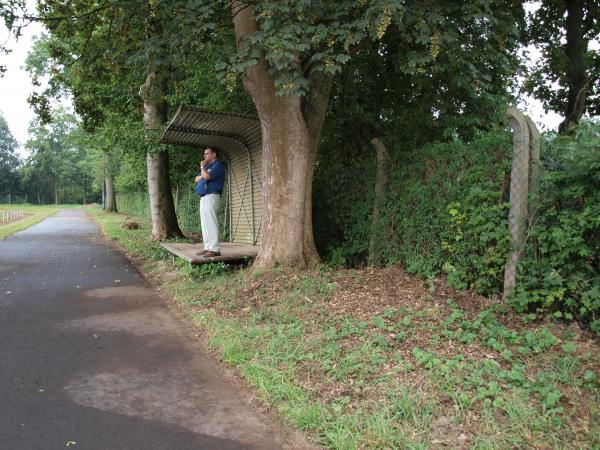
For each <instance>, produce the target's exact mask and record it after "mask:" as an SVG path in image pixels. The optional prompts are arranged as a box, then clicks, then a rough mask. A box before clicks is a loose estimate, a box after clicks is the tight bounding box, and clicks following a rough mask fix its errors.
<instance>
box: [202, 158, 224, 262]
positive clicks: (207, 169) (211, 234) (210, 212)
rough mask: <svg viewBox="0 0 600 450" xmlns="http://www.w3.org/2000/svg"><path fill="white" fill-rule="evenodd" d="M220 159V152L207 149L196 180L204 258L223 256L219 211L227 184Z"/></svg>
mask: <svg viewBox="0 0 600 450" xmlns="http://www.w3.org/2000/svg"><path fill="white" fill-rule="evenodd" d="M218 158H219V155H218V150H217V149H216V148H215V147H207V148H206V149H205V150H204V160H202V161H200V173H199V174H198V175H196V178H195V181H196V193H197V194H198V195H199V196H200V225H201V226H202V241H203V242H204V250H202V251H201V252H198V255H200V256H202V257H204V258H212V257H215V256H221V252H220V249H219V222H218V220H217V211H218V209H219V200H220V199H221V192H223V184H224V183H225V167H224V166H223V163H221V161H219V159H218Z"/></svg>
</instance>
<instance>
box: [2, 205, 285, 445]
mask: <svg viewBox="0 0 600 450" xmlns="http://www.w3.org/2000/svg"><path fill="white" fill-rule="evenodd" d="M183 327H184V326H183V324H182V323H180V322H179V321H178V320H177V318H176V317H175V316H174V315H173V313H172V312H171V311H170V310H169V309H168V308H167V307H166V306H165V304H164V302H163V301H162V300H161V299H160V297H158V296H157V294H156V291H155V289H154V288H152V287H151V286H150V285H149V284H148V283H147V282H146V281H145V280H144V279H143V278H142V277H141V276H140V275H139V274H138V273H137V271H136V270H135V268H134V267H133V266H132V265H131V263H130V262H129V261H128V260H127V259H126V258H125V257H124V256H123V255H122V254H121V253H119V252H118V251H116V250H115V249H114V248H112V247H110V246H109V245H107V244H106V242H104V241H103V240H102V238H101V236H100V235H99V233H98V229H97V228H96V226H95V225H94V224H93V223H92V222H91V221H90V220H89V219H88V218H87V217H86V215H85V213H84V212H83V211H81V210H64V211H61V212H60V213H58V214H57V215H56V216H53V217H51V218H49V219H46V220H45V221H44V222H41V223H40V224H38V225H36V226H34V227H32V228H30V229H28V230H25V231H23V232H21V233H18V234H16V235H13V236H11V237H9V238H8V239H6V240H4V241H0V449H3V450H7V449H18V450H21V449H23V450H33V449H40V450H41V449H43V450H51V449H65V448H71V449H75V450H76V449H107V450H119V449H143V450H148V449H173V450H180V449H181V450H183V449H246V448H248V449H250V448H252V449H261V450H263V449H264V450H266V449H275V448H281V445H280V444H278V443H277V442H278V441H279V442H281V440H280V439H279V438H276V436H278V434H276V428H275V427H273V426H272V425H270V424H269V421H268V419H266V418H265V417H263V416H261V415H260V414H259V413H257V412H256V411H254V410H253V409H252V408H251V407H249V406H248V403H247V402H246V401H245V397H244V395H242V394H241V393H240V392H239V391H236V390H235V388H234V387H233V386H231V385H229V384H227V382H226V381H224V380H223V377H222V376H220V373H219V370H218V368H217V367H215V365H214V364H213V363H212V362H211V361H210V360H209V359H208V358H207V357H206V356H204V355H203V354H202V352H201V350H200V349H199V348H198V345H197V344H195V343H194V341H193V340H192V339H189V337H188V336H186V334H185V332H184V331H182V329H183Z"/></svg>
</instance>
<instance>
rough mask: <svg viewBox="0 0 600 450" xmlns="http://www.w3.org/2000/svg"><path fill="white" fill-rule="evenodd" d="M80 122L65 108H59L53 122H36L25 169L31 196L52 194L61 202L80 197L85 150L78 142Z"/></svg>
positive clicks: (27, 146)
mask: <svg viewBox="0 0 600 450" xmlns="http://www.w3.org/2000/svg"><path fill="white" fill-rule="evenodd" d="M78 125H79V124H78V122H77V120H76V118H75V117H74V116H73V115H72V114H69V113H67V112H66V111H64V110H62V109H58V110H57V111H56V114H55V115H54V118H53V121H52V123H50V124H43V123H41V122H40V121H39V120H34V121H33V122H32V124H31V125H30V127H29V135H30V138H29V140H28V141H27V143H26V144H25V147H26V148H27V149H28V150H29V151H30V155H29V157H28V158H27V160H26V161H25V166H26V169H25V171H24V182H25V183H26V187H27V190H28V192H29V193H30V194H31V195H30V197H32V198H35V197H36V196H37V197H38V199H39V201H42V202H43V201H45V200H49V199H51V198H52V199H53V201H54V203H55V204H57V205H58V204H60V203H63V202H64V201H65V200H66V201H68V202H73V201H75V198H76V197H79V195H78V192H79V191H80V188H81V186H80V184H79V183H80V180H81V179H82V174H81V170H82V166H81V164H79V163H80V161H81V159H82V157H83V153H82V152H81V151H80V148H79V146H78V145H79V142H80V140H81V138H80V136H79V128H78ZM42 199H44V200H42Z"/></svg>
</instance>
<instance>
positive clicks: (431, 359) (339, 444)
mask: <svg viewBox="0 0 600 450" xmlns="http://www.w3.org/2000/svg"><path fill="white" fill-rule="evenodd" d="M92 214H93V215H94V217H95V218H96V220H98V222H99V223H100V224H101V225H102V227H103V229H104V232H105V233H106V234H107V236H109V237H110V238H112V239H114V240H116V241H117V242H118V243H120V244H121V245H122V246H123V247H124V248H125V249H126V250H127V252H128V253H130V254H131V255H132V256H134V257H136V258H138V261H141V262H143V266H144V270H146V272H147V273H148V274H149V276H150V277H152V278H153V280H155V281H156V282H157V283H159V284H161V286H162V287H163V289H164V291H166V292H168V293H169V294H170V295H171V296H172V297H173V298H175V299H176V300H177V301H178V302H179V304H180V305H181V306H182V310H183V311H185V312H186V314H187V315H188V317H189V318H190V320H192V321H193V322H194V323H195V324H197V326H198V327H200V328H201V329H202V330H203V331H204V332H205V333H206V334H207V336H208V338H209V341H208V342H209V346H210V349H211V350H212V351H214V352H215V353H216V354H217V355H218V356H219V357H220V358H221V359H222V360H223V361H225V362H226V363H227V364H229V365H231V366H233V367H235V368H236V370H237V371H238V373H239V374H240V375H241V376H242V377H243V378H244V379H245V380H246V381H247V383H248V384H249V385H250V386H251V388H252V389H254V390H255V392H256V394H257V395H258V396H260V397H261V398H262V399H263V400H264V402H265V403H266V404H268V405H270V406H271V407H272V408H273V409H274V410H275V411H277V412H278V413H279V414H280V415H281V416H282V418H283V419H284V420H285V421H286V422H287V423H288V424H290V425H292V426H293V427H296V428H298V429H301V430H304V431H305V432H306V433H307V435H308V436H310V437H311V439H312V440H313V441H314V442H315V443H318V444H320V445H322V446H324V447H326V448H333V449H384V448H398V449H425V448H472V449H504V448H530V449H534V448H535V449H540V448H555V449H574V448H580V449H584V448H585V449H588V448H600V426H599V424H600V408H599V405H600V383H599V378H600V352H599V350H600V345H599V341H598V339H597V336H594V335H592V334H590V333H589V332H587V331H585V330H581V329H580V328H579V326H578V325H576V324H571V325H564V324H558V323H554V322H529V323H526V322H525V321H524V320H523V319H524V318H523V316H518V315H516V314H514V313H513V312H511V311H510V310H509V309H507V308H506V307H504V305H502V304H501V303H500V302H498V301H493V300H488V299H485V298H482V297H479V296H476V295H473V294H470V293H466V292H456V291H453V290H451V289H449V288H447V287H446V286H445V285H444V283H443V282H442V281H441V280H426V281H423V280H419V279H416V278H414V277H411V276H409V275H407V274H406V273H405V272H404V271H403V270H402V269H400V268H398V267H391V268H384V269H361V270H347V269H332V268H328V267H322V268H320V269H318V270H311V271H284V270H275V271H273V272H269V273H263V274H260V273H253V272H251V271H250V270H248V269H240V268H230V267H228V266H225V265H223V264H210V265H206V266H202V267H199V268H195V267H191V266H189V265H188V264H187V263H184V262H181V261H176V262H172V260H171V258H170V256H169V254H168V253H167V252H166V251H164V250H163V249H162V248H161V247H160V245H159V244H157V243H155V242H152V241H149V240H148V236H149V234H150V228H149V224H148V223H144V222H142V223H141V224H140V225H141V228H140V229H137V230H126V229H124V228H123V227H122V223H123V222H124V221H125V220H126V216H123V215H117V214H111V215H107V214H103V213H102V212H100V211H97V210H94V211H92Z"/></svg>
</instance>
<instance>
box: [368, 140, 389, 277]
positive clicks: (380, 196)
mask: <svg viewBox="0 0 600 450" xmlns="http://www.w3.org/2000/svg"><path fill="white" fill-rule="evenodd" d="M371 144H372V145H373V147H375V151H376V152H377V178H376V180H375V199H374V202H373V216H372V219H371V241H370V242H369V266H377V265H379V264H381V235H380V234H379V233H378V232H377V230H378V226H379V216H380V211H381V208H382V207H383V205H384V203H385V195H386V193H387V189H388V180H389V172H390V165H389V159H390V158H389V154H388V151H387V148H386V147H385V145H384V144H383V142H381V141H380V140H379V139H378V138H374V139H373V140H371Z"/></svg>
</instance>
